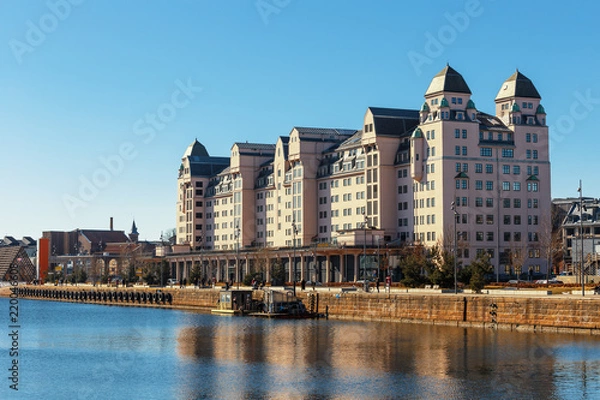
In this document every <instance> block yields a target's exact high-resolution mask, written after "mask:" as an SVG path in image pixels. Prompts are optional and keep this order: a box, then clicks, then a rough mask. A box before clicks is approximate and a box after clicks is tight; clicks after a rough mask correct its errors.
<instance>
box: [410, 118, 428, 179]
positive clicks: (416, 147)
mask: <svg viewBox="0 0 600 400" xmlns="http://www.w3.org/2000/svg"><path fill="white" fill-rule="evenodd" d="M424 144H425V138H424V137H423V131H421V128H417V129H415V131H414V132H413V134H412V135H411V137H410V151H411V155H410V156H411V158H412V160H411V163H410V175H411V177H412V178H413V179H414V180H416V181H420V180H421V179H423V150H424Z"/></svg>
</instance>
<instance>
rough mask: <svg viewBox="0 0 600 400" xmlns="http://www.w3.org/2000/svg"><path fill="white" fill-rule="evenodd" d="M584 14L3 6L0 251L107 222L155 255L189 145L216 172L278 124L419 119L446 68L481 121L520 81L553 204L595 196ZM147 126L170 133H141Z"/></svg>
mask: <svg viewBox="0 0 600 400" xmlns="http://www.w3.org/2000/svg"><path fill="white" fill-rule="evenodd" d="M65 4H67V5H68V7H67V6H65ZM538 4H540V5H539V6H538ZM598 15H600V5H599V3H597V2H591V1H590V2H586V3H585V6H582V5H581V4H579V3H578V4H577V5H575V4H562V3H558V4H557V5H551V4H550V3H548V2H526V1H522V0H521V1H493V0H480V1H452V2H450V1H441V0H438V1H417V2H400V1H397V2H394V1H384V0H381V1H348V0H345V1H342V0H331V1H323V0H262V1H256V0H244V1H213V0H211V1H208V0H169V1H167V0H155V1H146V0H129V1H116V0H77V1H76V0H48V1H37V0H36V1H34V0H4V1H2V2H0V44H1V45H0V171H1V172H0V188H1V189H0V190H1V191H0V235H13V236H16V237H17V238H20V237H22V236H24V235H28V236H33V237H35V238H37V237H39V236H40V235H41V233H42V231H44V230H72V229H75V228H108V221H109V218H110V217H111V216H112V217H114V218H115V228H116V229H123V230H127V231H129V229H130V227H131V221H132V219H133V218H135V220H136V222H137V225H138V227H139V230H140V237H141V238H143V239H149V240H156V239H158V238H159V236H160V233H161V231H165V230H167V229H169V228H173V227H174V226H175V202H176V189H177V188H176V186H177V185H176V177H177V169H178V167H179V164H180V157H181V155H182V154H183V152H184V151H185V148H186V147H187V145H188V144H189V143H191V142H192V141H193V140H194V138H198V140H199V141H201V142H202V143H203V144H204V145H205V146H206V148H207V149H208V151H209V153H210V154H211V155H218V156H228V155H229V150H230V147H231V145H232V143H233V142H235V141H250V142H265V143H274V142H275V141H276V139H277V136H279V135H287V134H289V132H290V130H291V129H292V127H293V126H319V127H341V128H356V129H359V128H360V127H361V125H362V118H363V115H364V112H365V110H366V108H367V107H368V106H383V107H399V108H418V107H420V105H421V104H422V102H423V94H424V92H425V90H426V88H427V86H428V85H429V82H430V80H431V78H432V77H433V75H435V74H436V73H437V72H438V71H439V70H441V69H442V68H443V67H444V66H445V64H446V63H447V62H448V63H450V65H451V66H452V67H453V68H455V69H456V70H457V71H459V72H460V73H461V74H462V75H463V76H464V78H465V79H466V81H467V83H468V84H469V86H470V88H471V91H472V92H473V100H474V101H475V103H476V105H477V107H478V108H479V109H480V110H482V111H485V112H490V113H493V112H494V103H493V100H494V97H495V95H496V93H497V92H498V90H499V88H500V86H501V84H502V82H503V81H504V80H505V79H506V78H508V77H509V76H510V75H511V74H512V73H513V72H514V71H515V68H519V70H520V71H521V72H523V73H524V74H525V75H526V76H528V77H529V78H530V79H532V81H533V82H534V84H535V85H536V87H537V89H538V91H539V92H540V94H541V96H542V104H543V105H544V106H545V108H546V112H547V113H548V117H547V119H548V123H549V125H551V126H552V127H553V129H552V132H551V135H552V137H553V141H552V146H551V162H552V174H553V175H552V196H553V197H567V196H576V195H577V191H576V189H577V186H578V180H579V179H583V189H584V195H587V196H596V197H598V196H600V193H599V192H598V190H597V182H598V178H597V176H596V174H597V171H598V170H599V169H600V168H599V167H600V161H599V157H598V151H597V149H598V144H599V141H600V139H599V138H600V135H599V132H598V129H597V128H596V125H597V124H595V122H596V120H597V119H598V118H599V117H600V80H599V79H598V66H599V65H600V62H599V61H600V60H599V57H600V51H599V49H598V47H599V41H598V39H599V38H600V35H599V34H598V30H597V26H598ZM465 16H466V17H467V18H468V19H467V18H465ZM431 37H434V38H436V39H435V40H436V41H440V44H439V45H437V46H436V45H435V44H432V41H431V39H430V38H431ZM411 58H412V61H411ZM417 59H418V60H419V61H418V62H417V61H415V60H417ZM186 85H188V86H190V85H191V86H192V89H186V93H188V96H187V97H186V96H185V95H184V92H181V91H180V89H179V87H180V86H186ZM198 88H201V90H200V89H198ZM586 98H587V100H585V99H586ZM173 99H174V100H173ZM582 99H583V100H582ZM173 101H174V103H173ZM173 104H176V105H177V107H174V106H173ZM157 111H160V112H162V113H163V115H164V116H165V118H166V119H167V121H168V122H166V123H164V124H160V125H151V123H152V122H149V121H148V120H147V118H149V115H150V114H155V113H156V112H157ZM173 111H174V114H173V113H171V114H169V112H173ZM557 124H558V126H557ZM120 152H121V154H120ZM119 154H120V155H119ZM117 155H119V157H120V158H121V160H123V163H122V164H120V163H118V162H115V161H114V160H115V157H116V156H117ZM103 158H104V159H105V160H106V159H109V160H113V161H112V163H109V165H110V167H111V169H112V172H111V171H110V170H109V169H108V168H107V167H105V164H104V163H103V161H102V159H103ZM94 179H96V182H99V185H95V188H96V189H98V190H97V191H92V190H90V189H89V188H86V185H85V184H84V183H82V182H86V181H93V180H94ZM98 186H101V187H98ZM65 199H67V202H65ZM66 204H67V205H66Z"/></svg>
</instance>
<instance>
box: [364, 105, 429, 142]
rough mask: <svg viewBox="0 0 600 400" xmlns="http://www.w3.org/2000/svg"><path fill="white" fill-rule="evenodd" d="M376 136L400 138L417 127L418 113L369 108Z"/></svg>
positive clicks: (395, 109)
mask: <svg viewBox="0 0 600 400" xmlns="http://www.w3.org/2000/svg"><path fill="white" fill-rule="evenodd" d="M369 110H370V111H371V113H372V114H373V121H374V124H375V133H376V134H377V135H378V136H394V137H401V136H403V135H405V134H408V133H410V132H412V131H413V130H414V129H415V127H416V126H418V125H419V111H418V110H406V109H399V108H380V107H369Z"/></svg>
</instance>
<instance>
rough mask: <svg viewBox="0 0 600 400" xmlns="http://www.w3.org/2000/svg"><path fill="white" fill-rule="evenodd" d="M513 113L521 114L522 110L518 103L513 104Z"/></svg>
mask: <svg viewBox="0 0 600 400" xmlns="http://www.w3.org/2000/svg"><path fill="white" fill-rule="evenodd" d="M511 111H512V112H520V111H521V109H520V108H519V105H518V104H517V103H513V105H512V109H511Z"/></svg>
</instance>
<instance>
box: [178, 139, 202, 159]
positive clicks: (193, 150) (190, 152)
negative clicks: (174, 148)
mask: <svg viewBox="0 0 600 400" xmlns="http://www.w3.org/2000/svg"><path fill="white" fill-rule="evenodd" d="M189 156H200V157H208V151H206V147H204V145H203V144H202V143H200V142H199V141H198V139H195V140H194V141H193V142H192V144H190V145H189V146H188V148H187V149H186V150H185V153H183V158H186V157H189Z"/></svg>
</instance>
